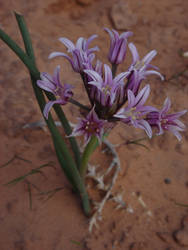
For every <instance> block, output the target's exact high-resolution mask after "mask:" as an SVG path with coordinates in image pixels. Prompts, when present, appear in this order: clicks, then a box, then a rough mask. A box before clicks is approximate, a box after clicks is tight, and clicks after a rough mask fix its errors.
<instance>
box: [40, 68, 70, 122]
mask: <svg viewBox="0 0 188 250" xmlns="http://www.w3.org/2000/svg"><path fill="white" fill-rule="evenodd" d="M59 74H60V66H57V67H56V68H55V70H54V74H53V76H51V75H49V74H48V73H46V72H43V73H41V75H40V77H41V80H38V81H37V85H38V86H39V87H40V88H41V89H44V90H46V91H48V92H51V93H53V94H54V95H55V96H56V97H57V98H58V99H57V100H55V101H49V102H48V103H47V104H46V106H45V108H44V111H43V114H44V116H45V118H46V119H48V113H49V111H50V109H51V107H52V106H53V105H54V104H61V105H65V104H66V103H67V101H68V100H69V98H70V97H72V95H73V93H72V88H73V86H71V85H70V84H67V83H64V84H63V85H62V84H61V82H60V76H59Z"/></svg>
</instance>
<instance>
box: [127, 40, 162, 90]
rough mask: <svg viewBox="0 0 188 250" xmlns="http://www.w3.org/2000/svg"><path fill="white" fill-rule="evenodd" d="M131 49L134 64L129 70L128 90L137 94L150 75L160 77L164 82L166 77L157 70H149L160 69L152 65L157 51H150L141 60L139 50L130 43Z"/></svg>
mask: <svg viewBox="0 0 188 250" xmlns="http://www.w3.org/2000/svg"><path fill="white" fill-rule="evenodd" d="M128 46H129V49H130V50H131V53H132V56H133V62H132V64H131V66H130V68H129V71H130V72H131V73H132V74H130V78H129V83H128V89H130V90H132V91H133V93H134V94H137V92H138V89H139V87H140V83H141V81H142V80H143V79H145V78H146V76H148V75H153V74H155V75H158V76H159V77H160V78H161V79H162V80H164V77H163V76H162V75H161V74H160V73H159V72H158V71H156V70H148V69H149V68H153V69H158V68H157V67H155V66H153V65H151V64H150V62H151V60H152V59H153V58H154V57H155V56H156V54H157V51H156V50H152V51H150V52H149V53H148V54H147V55H146V56H144V58H143V59H142V60H140V57H139V54H138V52H137V49H136V47H135V45H134V44H133V43H129V45H128Z"/></svg>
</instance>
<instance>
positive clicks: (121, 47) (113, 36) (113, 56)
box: [104, 28, 133, 64]
mask: <svg viewBox="0 0 188 250" xmlns="http://www.w3.org/2000/svg"><path fill="white" fill-rule="evenodd" d="M104 30H105V31H106V32H108V34H109V35H110V50H109V54H108V59H109V61H110V62H111V63H113V64H120V63H122V62H123V60H124V59H125V55H126V50H127V38H128V37H129V36H132V34H133V33H132V32H130V31H128V32H123V33H122V34H121V35H119V34H118V32H117V31H116V30H112V31H111V30H110V29H108V28H105V29H104Z"/></svg>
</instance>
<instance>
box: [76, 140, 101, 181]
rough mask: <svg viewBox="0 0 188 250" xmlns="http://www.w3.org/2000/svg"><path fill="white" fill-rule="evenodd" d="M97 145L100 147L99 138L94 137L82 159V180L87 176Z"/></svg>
mask: <svg viewBox="0 0 188 250" xmlns="http://www.w3.org/2000/svg"><path fill="white" fill-rule="evenodd" d="M97 145H98V139H97V137H96V136H92V137H91V139H90V141H89V142H88V144H87V146H86V148H85V150H84V152H83V155H82V159H81V165H80V175H81V177H82V178H84V177H85V175H86V172H87V165H88V161H89V157H90V155H91V154H92V153H93V151H94V150H95V149H96V147H97Z"/></svg>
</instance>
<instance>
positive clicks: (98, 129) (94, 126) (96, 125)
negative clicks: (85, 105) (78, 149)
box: [70, 107, 106, 144]
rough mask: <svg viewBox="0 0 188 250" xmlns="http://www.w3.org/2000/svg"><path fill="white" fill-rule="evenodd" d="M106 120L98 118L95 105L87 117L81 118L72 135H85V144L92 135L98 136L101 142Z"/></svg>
mask: <svg viewBox="0 0 188 250" xmlns="http://www.w3.org/2000/svg"><path fill="white" fill-rule="evenodd" d="M105 122H106V121H105V120H100V119H99V118H98V116H97V114H96V113H95V110H94V107H93V109H92V110H91V111H90V112H89V114H88V115H87V116H86V118H85V119H84V118H83V119H79V123H78V124H77V125H76V127H75V128H74V130H73V132H72V134H71V135H70V136H80V135H84V141H85V144H87V143H88V142H89V140H90V139H91V137H92V136H97V138H98V140H99V142H101V140H102V136H103V134H104V124H105Z"/></svg>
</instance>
